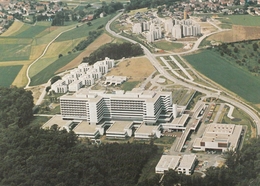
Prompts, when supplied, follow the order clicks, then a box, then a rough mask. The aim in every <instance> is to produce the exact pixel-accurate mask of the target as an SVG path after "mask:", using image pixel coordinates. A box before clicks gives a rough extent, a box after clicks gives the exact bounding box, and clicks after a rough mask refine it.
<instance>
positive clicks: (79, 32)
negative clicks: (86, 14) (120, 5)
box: [55, 15, 114, 42]
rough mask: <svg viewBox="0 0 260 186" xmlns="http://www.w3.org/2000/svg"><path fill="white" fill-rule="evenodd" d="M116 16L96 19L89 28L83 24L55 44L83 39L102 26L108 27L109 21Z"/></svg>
mask: <svg viewBox="0 0 260 186" xmlns="http://www.w3.org/2000/svg"><path fill="white" fill-rule="evenodd" d="M113 16H114V15H111V16H107V17H103V18H99V19H95V20H93V21H91V23H92V25H91V26H88V25H87V24H86V23H85V24H83V25H82V26H80V27H78V28H76V29H73V30H71V31H68V32H65V33H63V34H62V35H61V36H60V37H59V38H57V40H56V41H55V42H60V41H66V40H72V39H78V38H82V37H87V36H88V33H89V32H90V31H96V30H97V28H98V27H99V26H101V25H104V26H105V25H106V23H107V22H108V20H110V19H111V18H112V17H113Z"/></svg>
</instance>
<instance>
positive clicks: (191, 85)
mask: <svg viewBox="0 0 260 186" xmlns="http://www.w3.org/2000/svg"><path fill="white" fill-rule="evenodd" d="M122 13H123V12H121V13H119V14H118V15H117V16H115V17H114V18H113V19H112V20H110V21H109V22H108V23H107V24H106V27H105V28H106V30H107V31H108V32H109V33H110V34H111V35H112V36H114V37H117V38H121V39H124V40H127V41H129V42H132V43H137V42H136V41H134V40H131V39H129V38H126V37H124V36H121V35H119V34H117V33H115V32H114V31H112V30H111V29H110V24H111V23H112V22H113V21H114V20H116V19H117V18H118V17H119V16H120V15H121V14H122ZM221 31H223V30H218V31H216V32H213V33H210V34H206V35H204V36H202V37H200V38H199V39H198V40H197V42H196V43H195V45H194V46H193V48H192V49H191V50H189V51H186V52H182V53H175V54H178V55H179V54H183V53H189V52H193V51H195V50H198V46H199V44H200V42H201V41H202V40H203V39H205V38H206V37H207V36H209V35H212V34H215V33H218V32H221ZM139 44H140V43H139ZM140 46H141V47H142V49H143V50H144V54H145V55H146V57H147V58H148V59H149V60H150V62H151V63H152V64H153V66H154V67H155V68H156V69H157V71H158V72H159V73H160V74H163V75H164V76H165V77H166V78H167V79H169V80H171V81H173V82H175V83H177V84H180V85H182V86H185V87H188V88H190V89H193V90H196V91H199V92H202V93H204V94H206V95H207V96H211V97H216V98H219V99H221V100H223V101H225V102H228V103H231V104H232V105H234V106H236V107H238V108H240V109H241V110H243V111H245V112H246V113H247V114H248V115H249V116H251V117H252V119H253V120H254V122H255V124H256V126H257V134H260V118H259V117H258V115H257V114H256V110H255V109H254V108H252V107H251V106H250V105H248V104H246V103H244V102H242V101H241V100H239V99H235V98H234V97H232V96H231V95H228V93H225V94H226V95H228V96H229V97H227V96H223V95H221V94H220V92H221V91H220V90H216V89H213V88H211V87H207V86H204V85H200V84H198V83H195V82H191V81H190V82H185V81H184V80H183V79H182V80H180V79H177V78H174V77H172V76H171V75H170V74H169V73H168V72H167V71H166V70H165V69H164V68H163V67H162V66H161V65H160V63H159V62H158V60H157V59H156V56H159V55H154V54H152V53H151V52H150V51H149V50H148V49H147V48H146V47H145V46H143V45H142V44H140ZM171 54H172V53H171ZM171 54H166V55H171ZM160 56H163V55H160ZM222 92H224V91H222Z"/></svg>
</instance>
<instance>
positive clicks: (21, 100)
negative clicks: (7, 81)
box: [0, 87, 34, 128]
mask: <svg viewBox="0 0 260 186" xmlns="http://www.w3.org/2000/svg"><path fill="white" fill-rule="evenodd" d="M0 95H1V99H0V111H1V112H0V126H1V127H4V128H7V127H8V126H9V125H17V126H19V127H21V128H22V127H24V126H26V125H28V124H29V122H30V120H31V118H32V116H33V111H32V109H33V106H34V104H33V96H32V92H31V91H26V90H24V89H23V88H17V87H13V88H4V87H0Z"/></svg>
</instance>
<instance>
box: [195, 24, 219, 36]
mask: <svg viewBox="0 0 260 186" xmlns="http://www.w3.org/2000/svg"><path fill="white" fill-rule="evenodd" d="M199 25H200V27H201V33H202V34H208V33H211V32H215V31H217V29H216V28H215V27H214V26H212V25H211V24H210V23H207V22H200V23H199Z"/></svg>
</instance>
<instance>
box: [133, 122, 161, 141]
mask: <svg viewBox="0 0 260 186" xmlns="http://www.w3.org/2000/svg"><path fill="white" fill-rule="evenodd" d="M160 128H161V126H160V125H159V126H153V125H152V126H151V125H146V124H145V123H142V124H141V125H140V126H139V127H138V128H137V130H136V131H135V138H139V139H150V138H160V137H161V131H160Z"/></svg>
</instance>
